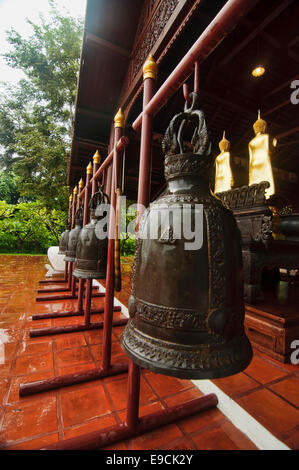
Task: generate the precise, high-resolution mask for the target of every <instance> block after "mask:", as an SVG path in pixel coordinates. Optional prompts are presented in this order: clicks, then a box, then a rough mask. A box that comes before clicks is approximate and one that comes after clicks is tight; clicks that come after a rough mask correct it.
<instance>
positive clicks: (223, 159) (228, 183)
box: [214, 131, 234, 194]
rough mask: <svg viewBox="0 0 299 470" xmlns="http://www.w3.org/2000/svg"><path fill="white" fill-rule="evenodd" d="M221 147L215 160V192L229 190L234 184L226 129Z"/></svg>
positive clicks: (220, 143)
mask: <svg viewBox="0 0 299 470" xmlns="http://www.w3.org/2000/svg"><path fill="white" fill-rule="evenodd" d="M219 148H220V150H221V152H220V153H219V155H218V156H217V157H216V160H215V170H216V171H215V190H214V193H215V194H216V193H222V192H223V191H228V190H229V189H231V187H232V185H233V184H234V181H233V174H232V170H231V167H230V152H229V148H230V142H229V140H227V139H226V138H225V131H224V132H223V138H222V140H221V141H220V142H219Z"/></svg>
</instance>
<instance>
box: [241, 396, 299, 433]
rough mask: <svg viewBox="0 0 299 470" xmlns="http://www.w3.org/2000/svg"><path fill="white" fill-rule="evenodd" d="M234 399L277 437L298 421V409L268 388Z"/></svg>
mask: <svg viewBox="0 0 299 470" xmlns="http://www.w3.org/2000/svg"><path fill="white" fill-rule="evenodd" d="M236 401H237V402H238V403H239V405H241V406H242V407H243V408H244V409H245V410H246V411H248V413H249V414H251V416H254V417H255V418H256V419H257V420H258V421H259V422H260V423H261V424H262V425H264V426H265V427H266V428H267V429H268V430H269V431H270V432H272V433H273V434H275V435H276V436H278V437H279V436H280V435H281V434H283V433H285V432H287V431H288V430H290V429H292V428H294V427H295V426H297V425H298V423H299V411H298V410H297V409H296V408H294V407H293V406H292V405H289V404H288V403H286V401H285V400H283V399H282V398H280V397H278V396H276V395H274V393H272V392H270V391H269V390H265V389H263V390H258V391H256V392H253V393H250V394H249V395H247V396H245V397H241V398H239V399H237V400H236Z"/></svg>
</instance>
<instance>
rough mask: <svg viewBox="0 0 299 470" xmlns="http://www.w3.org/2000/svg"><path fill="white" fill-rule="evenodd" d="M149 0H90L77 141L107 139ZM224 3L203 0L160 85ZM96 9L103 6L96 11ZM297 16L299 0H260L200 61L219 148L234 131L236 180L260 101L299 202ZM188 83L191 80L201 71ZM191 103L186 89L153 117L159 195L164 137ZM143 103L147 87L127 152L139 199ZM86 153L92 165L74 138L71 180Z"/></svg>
mask: <svg viewBox="0 0 299 470" xmlns="http://www.w3.org/2000/svg"><path fill="white" fill-rule="evenodd" d="M141 3H142V2H140V1H139V2H138V1H134V0H129V1H126V2H119V1H117V0H112V1H111V0H110V1H106V2H105V1H103V0H101V1H100V2H97V1H95V0H89V2H88V10H87V16H86V26H85V39H84V47H83V54H82V66H81V72H80V81H79V89H78V102H77V111H76V126H75V139H74V142H75V141H76V140H77V139H87V140H92V141H94V143H95V144H96V143H97V141H99V142H103V143H106V144H108V140H109V134H110V126H111V123H112V119H113V116H114V114H115V110H116V109H117V104H118V99H119V95H120V91H121V86H122V81H123V79H124V76H125V73H126V68H127V66H128V60H129V54H130V50H131V49H132V47H133V43H134V34H135V31H136V28H137V24H138V15H139V13H140V4H141ZM225 3H226V2H225V1H224V0H213V1H212V2H211V1H210V0H202V1H201V2H200V4H199V6H198V8H197V9H196V11H195V13H194V14H193V16H192V18H191V20H190V21H189V23H188V25H187V27H186V28H185V29H184V30H183V32H182V33H181V35H180V36H179V37H178V38H177V39H176V40H175V41H174V42H173V43H172V45H171V47H170V48H169V50H168V52H167V54H166V55H165V57H164V58H163V60H162V61H161V64H160V65H159V80H158V86H159V85H161V83H163V81H164V80H165V78H166V77H167V76H168V75H169V73H170V72H171V71H172V70H173V68H174V67H175V66H176V65H177V63H178V61H179V60H180V59H181V58H182V57H183V56H184V55H185V54H186V52H187V51H188V50H189V48H190V47H191V46H192V44H193V42H194V41H195V40H196V39H197V38H198V36H199V35H200V33H201V32H202V31H203V30H204V29H205V27H206V26H207V25H208V24H209V22H210V21H211V20H212V19H213V18H214V16H215V14H216V13H217V12H218V11H219V10H220V8H221V7H222V6H223V5H224V4H225ZM96 4H97V5H99V4H101V6H102V8H103V9H104V8H106V7H107V8H108V9H105V15H103V11H104V10H102V11H98V13H97V14H95V13H94V12H95V11H96V10H94V8H96V7H95V5H96ZM116 4H117V7H116ZM125 4H126V5H125ZM108 5H109V6H108ZM120 5H122V7H121V8H119V6H120ZM128 6H129V7H128ZM89 11H90V12H93V13H94V14H93V15H90V14H89V13H88V12H89ZM128 12H129V14H128ZM103 16H105V19H103ZM109 18H110V19H109ZM298 18H299V2H298V1H297V0H260V1H259V2H258V3H257V5H256V6H255V7H254V8H253V9H252V10H251V11H250V13H249V14H248V15H247V16H246V17H244V18H243V19H242V20H241V21H240V23H239V24H238V25H237V27H236V28H235V29H234V31H233V32H232V33H230V34H229V35H228V36H227V37H226V38H225V39H224V40H223V41H222V43H220V44H219V45H218V47H217V48H216V49H215V50H214V51H213V52H212V53H211V54H210V55H209V57H208V58H207V59H206V60H205V62H204V63H203V64H202V65H201V67H200V77H201V81H200V90H201V92H200V101H201V109H202V110H203V111H204V112H205V114H206V119H207V124H208V127H209V129H210V130H211V133H212V138H213V145H214V154H215V156H216V155H217V153H218V147H217V145H218V142H219V140H221V137H222V133H223V130H226V135H227V138H228V139H229V140H230V142H231V154H232V157H233V158H232V161H233V171H234V173H235V175H236V177H235V183H236V185H237V186H238V185H240V184H246V183H247V180H248V147H247V146H248V142H249V140H250V139H251V138H252V137H253V136H254V133H253V129H252V125H253V123H254V121H255V120H256V117H257V110H258V109H260V110H261V114H262V117H263V118H264V119H265V120H266V121H267V123H268V132H269V133H270V135H271V137H274V136H277V137H278V146H277V148H276V149H275V150H274V152H273V154H272V164H273V167H274V171H275V179H277V180H279V181H278V186H279V188H280V190H281V192H282V193H285V194H289V193H291V196H290V197H291V198H293V202H295V203H296V200H298V190H297V185H298V182H296V178H298V177H299V151H298V143H299V122H298V116H299V104H298V105H294V104H292V103H291V101H290V96H291V92H292V91H293V90H291V88H290V84H291V82H292V81H293V80H295V79H299V29H298ZM258 63H263V65H264V66H265V68H266V73H265V74H264V76H263V77H260V78H254V77H252V75H251V71H252V69H253V67H254V66H255V65H257V64H258ZM188 82H189V83H190V88H192V78H190V80H189V81H188ZM183 104H184V101H183V97H182V92H181V90H179V91H178V92H177V93H176V94H175V95H174V96H173V98H172V99H171V100H170V101H169V102H168V103H167V105H166V106H164V108H163V109H162V110H160V112H159V113H158V114H157V116H156V118H155V120H154V131H155V142H154V150H153V174H152V197H154V195H155V194H156V193H157V192H158V191H159V188H161V187H162V186H163V184H164V177H163V155H162V152H161V148H160V141H161V136H162V135H163V133H164V132H165V130H166V128H167V126H168V123H169V121H170V119H171V117H172V116H173V115H174V114H175V113H177V112H179V111H180V110H182V108H183ZM141 105H142V99H141V97H140V96H139V98H138V99H137V100H136V102H135V104H134V106H133V108H132V110H131V112H130V115H129V119H128V127H127V130H126V133H127V134H128V135H129V137H130V138H131V140H132V143H131V144H130V146H129V148H128V149H127V152H126V181H125V187H126V192H127V194H128V197H130V198H135V197H136V191H137V183H138V166H139V165H138V139H139V136H138V135H136V134H135V133H134V132H133V131H132V130H131V129H130V123H132V122H133V120H134V119H135V117H136V116H137V115H138V114H139V113H140V111H141ZM90 156H91V155H90ZM83 159H84V165H85V163H86V160H87V159H88V158H86V159H85V157H83V153H80V150H78V148H77V149H75V146H74V143H73V152H72V160H71V164H70V183H72V182H73V181H74V182H77V179H78V177H81V175H79V174H78V173H79V172H77V170H75V167H77V168H80V165H81V161H83ZM290 174H291V175H293V176H290Z"/></svg>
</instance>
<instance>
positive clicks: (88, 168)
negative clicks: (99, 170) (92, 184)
mask: <svg viewBox="0 0 299 470" xmlns="http://www.w3.org/2000/svg"><path fill="white" fill-rule="evenodd" d="M86 173H87V174H88V175H92V164H91V162H89V163H88V165H87V167H86Z"/></svg>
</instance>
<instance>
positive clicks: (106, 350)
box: [102, 109, 124, 370]
mask: <svg viewBox="0 0 299 470" xmlns="http://www.w3.org/2000/svg"><path fill="white" fill-rule="evenodd" d="M123 127H124V116H123V114H122V111H121V109H120V110H119V111H118V113H117V114H116V116H115V118H114V142H115V145H114V157H113V162H112V185H111V199H110V218H109V240H108V254H107V275H106V292H105V311H104V331H103V349H102V351H103V352H102V369H103V370H108V369H109V367H110V363H111V333H112V321H113V304H114V236H115V234H114V231H115V208H116V192H115V184H116V181H115V178H116V171H115V169H116V160H117V158H119V152H118V151H117V148H116V143H117V142H118V140H119V139H120V137H121V135H122V133H123Z"/></svg>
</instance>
